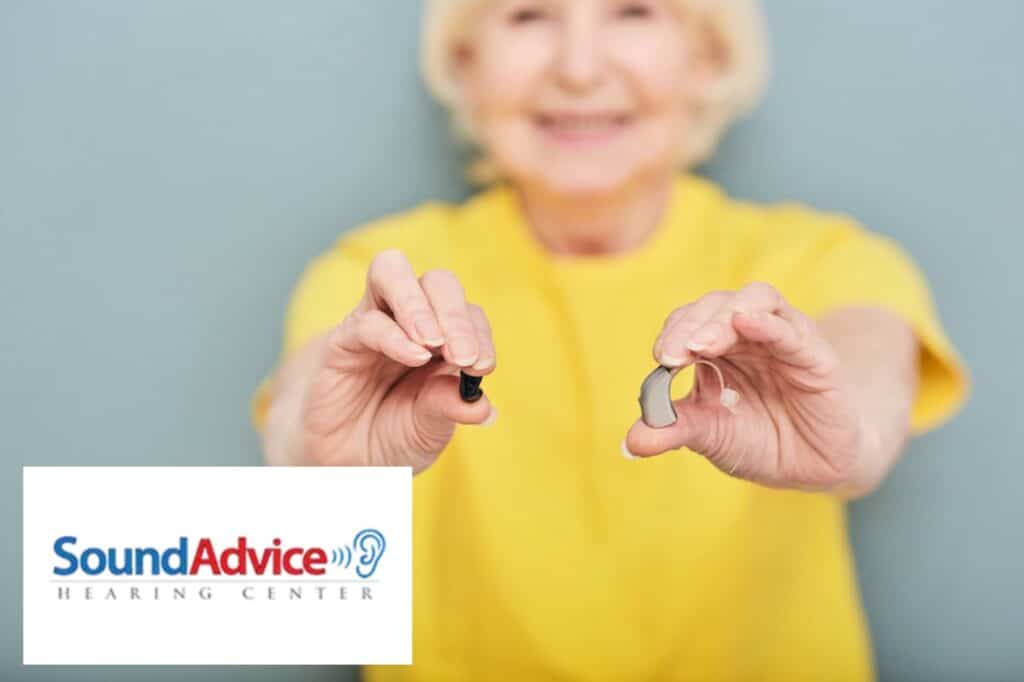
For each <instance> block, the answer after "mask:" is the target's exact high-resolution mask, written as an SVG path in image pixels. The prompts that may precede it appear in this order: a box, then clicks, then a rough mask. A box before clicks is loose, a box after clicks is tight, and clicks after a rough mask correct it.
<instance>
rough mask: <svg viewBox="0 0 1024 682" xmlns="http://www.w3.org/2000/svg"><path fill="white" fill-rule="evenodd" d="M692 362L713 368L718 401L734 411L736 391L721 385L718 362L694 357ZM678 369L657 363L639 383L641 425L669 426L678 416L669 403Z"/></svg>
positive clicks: (723, 379) (722, 378)
mask: <svg viewBox="0 0 1024 682" xmlns="http://www.w3.org/2000/svg"><path fill="white" fill-rule="evenodd" d="M694 364H695V365H708V366H709V367H711V368H712V369H714V370H715V373H716V374H717V375H718V383H719V385H720V386H721V389H722V390H721V393H720V395H719V398H718V401H719V402H720V403H721V404H722V406H723V407H724V408H725V409H727V410H729V412H731V413H732V414H736V409H735V407H736V404H737V403H739V401H740V394H739V393H737V392H736V391H734V390H733V389H731V388H729V387H727V386H726V385H725V377H724V376H722V370H720V369H718V365H715V364H714V363H712V362H708V361H707V360H697V361H695V362H694ZM680 369H682V368H681V367H665V366H664V365H659V366H658V367H656V368H655V369H654V371H653V372H651V373H650V374H648V375H647V378H646V379H644V382H643V383H642V384H641V385H640V417H641V419H643V421H644V424H647V425H648V426H650V427H651V428H652V429H663V428H665V427H666V426H672V425H673V424H675V423H676V420H677V419H678V418H679V416H678V415H677V414H676V407H675V405H673V404H672V379H673V378H675V375H676V374H678V373H679V370H680Z"/></svg>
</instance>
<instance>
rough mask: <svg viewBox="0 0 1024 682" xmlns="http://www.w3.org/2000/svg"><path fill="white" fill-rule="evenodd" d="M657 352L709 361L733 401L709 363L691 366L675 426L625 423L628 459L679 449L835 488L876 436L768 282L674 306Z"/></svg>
mask: <svg viewBox="0 0 1024 682" xmlns="http://www.w3.org/2000/svg"><path fill="white" fill-rule="evenodd" d="M654 357H655V360H656V361H657V362H659V363H661V364H663V365H666V366H670V367H685V366H687V365H689V364H692V363H693V362H694V361H695V360H697V359H700V358H708V359H711V361H712V362H714V363H715V364H716V365H718V367H719V368H720V369H721V370H722V373H723V374H724V378H725V384H726V386H728V387H729V388H732V389H734V390H736V391H737V392H738V393H739V394H740V401H739V403H738V405H737V407H736V414H732V413H730V411H729V410H728V409H726V408H725V407H723V406H722V404H721V403H720V402H719V394H720V391H721V388H720V384H719V380H718V377H717V375H716V374H715V372H714V369H713V368H711V367H708V366H706V365H704V364H698V365H697V366H696V377H695V381H694V389H693V390H692V391H691V392H690V393H689V395H687V396H686V397H685V398H682V399H681V400H677V401H674V405H675V406H676V412H677V414H678V420H677V421H676V423H675V424H673V425H672V426H670V427H667V428H663V429H652V428H650V427H648V426H647V425H646V424H644V423H643V422H642V421H637V423H636V424H634V425H633V427H632V428H631V429H630V430H629V433H628V434H627V438H626V441H625V446H626V448H627V449H628V451H629V452H630V453H632V454H633V455H635V456H650V455H655V454H659V453H662V452H665V451H666V450H672V449H677V448H680V447H684V446H685V447H687V448H689V449H691V450H693V451H695V452H698V453H700V454H702V455H704V456H705V457H707V458H708V459H709V460H710V461H711V462H712V464H714V465H715V466H716V467H718V468H719V469H721V470H722V471H725V472H727V473H730V474H732V475H734V476H736V477H739V478H744V479H747V480H750V481H754V482H757V483H760V484H763V485H767V486H772V487H781V488H797V489H801V490H832V489H835V488H838V487H841V486H843V485H844V484H846V483H848V481H849V480H850V478H851V476H852V475H853V473H854V472H855V471H856V470H857V468H858V465H859V462H858V460H859V459H860V458H861V457H862V456H863V453H864V452H865V450H866V448H868V447H869V446H870V441H871V440H873V439H872V438H871V436H870V435H869V434H868V433H867V432H866V431H865V429H863V428H862V424H863V420H862V419H861V415H860V414H859V411H858V408H857V401H856V398H855V396H854V391H853V390H852V388H851V387H850V386H849V385H848V382H846V381H844V380H843V378H842V377H843V375H842V373H841V371H840V367H839V356H838V355H837V353H836V350H835V349H834V348H833V346H832V345H831V344H830V343H829V342H828V340H827V339H826V337H825V336H824V335H823V334H822V333H821V331H820V330H819V329H818V326H817V325H816V324H815V322H814V321H813V320H812V319H811V318H809V317H807V316H806V315H804V314H803V313H801V312H800V311H798V310H796V309H794V308H793V307H792V306H790V305H789V304H788V303H787V302H786V301H785V300H784V299H783V297H782V296H781V295H780V294H779V292H778V291H776V290H775V288H774V287H772V286H770V285H768V284H763V283H760V282H756V283H753V284H750V285H748V286H746V287H744V288H743V289H741V290H740V291H736V292H732V291H716V292H712V293H709V294H707V295H705V296H704V297H702V298H701V299H699V300H697V301H695V302H693V303H691V304H689V305H686V306H683V307H681V308H678V309H677V310H675V311H674V312H673V313H672V314H671V315H670V316H669V317H668V319H667V320H666V322H665V326H664V328H663V329H662V331H661V334H660V335H659V336H658V339H657V341H656V342H655V344H654Z"/></svg>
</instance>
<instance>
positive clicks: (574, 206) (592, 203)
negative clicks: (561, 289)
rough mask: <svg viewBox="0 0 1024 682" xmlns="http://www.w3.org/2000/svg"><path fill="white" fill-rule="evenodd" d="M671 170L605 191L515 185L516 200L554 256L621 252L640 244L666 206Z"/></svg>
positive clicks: (528, 221) (654, 227)
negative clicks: (563, 191)
mask: <svg viewBox="0 0 1024 682" xmlns="http://www.w3.org/2000/svg"><path fill="white" fill-rule="evenodd" d="M674 177H675V176H674V174H668V175H664V174H662V175H659V177H657V178H656V179H654V180H649V179H647V180H643V181H638V182H635V183H631V184H629V185H627V186H624V187H622V188H621V189H620V190H618V191H617V192H615V193H610V194H607V195H600V196H598V195H585V196H568V197H567V196H564V195H556V194H553V193H551V192H548V191H545V190H543V189H541V188H538V187H535V186H529V185H523V184H520V185H519V186H518V194H519V200H520V202H521V203H522V207H523V211H524V214H525V215H526V220H527V223H528V224H529V227H530V229H531V230H532V231H533V233H534V235H535V236H536V237H537V239H538V240H539V241H540V242H541V243H542V244H543V245H544V247H545V248H547V249H548V251H550V252H551V253H554V254H556V255H558V256H565V257H572V256H593V255H610V254H621V253H625V252H628V251H632V250H633V249H636V248H637V247H639V246H640V245H642V244H643V243H644V242H645V241H647V239H648V238H649V237H650V236H651V235H652V234H653V233H654V232H655V230H657V228H658V225H659V223H660V222H661V219H662V217H663V216H664V214H665V211H666V210H667V208H668V202H669V198H670V196H671V193H672V183H673V180H674Z"/></svg>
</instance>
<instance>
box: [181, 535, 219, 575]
mask: <svg viewBox="0 0 1024 682" xmlns="http://www.w3.org/2000/svg"><path fill="white" fill-rule="evenodd" d="M204 565H206V566H209V567H210V570H211V571H213V574H214V575H220V564H219V563H218V562H217V554H216V553H215V552H214V551H213V543H212V542H210V538H203V539H202V540H200V541H199V546H198V547H196V556H195V558H194V559H193V560H192V566H191V567H190V568H189V569H188V572H189V575H196V574H197V573H199V569H200V568H201V567H202V566H204Z"/></svg>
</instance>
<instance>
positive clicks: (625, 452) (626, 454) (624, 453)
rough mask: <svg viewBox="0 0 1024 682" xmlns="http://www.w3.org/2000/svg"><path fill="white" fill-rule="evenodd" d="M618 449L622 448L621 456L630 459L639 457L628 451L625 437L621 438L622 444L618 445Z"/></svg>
mask: <svg viewBox="0 0 1024 682" xmlns="http://www.w3.org/2000/svg"><path fill="white" fill-rule="evenodd" d="M619 449H620V450H622V456H623V457H625V458H626V459H631V460H632V459H640V458H639V457H637V456H636V455H634V454H633V453H632V452H630V451H629V448H627V447H626V439H625V438H623V439H622V444H621V445H620V446H619Z"/></svg>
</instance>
